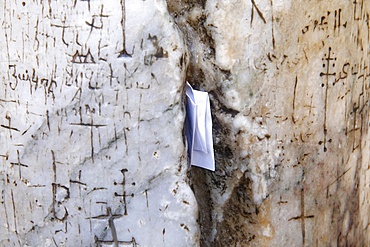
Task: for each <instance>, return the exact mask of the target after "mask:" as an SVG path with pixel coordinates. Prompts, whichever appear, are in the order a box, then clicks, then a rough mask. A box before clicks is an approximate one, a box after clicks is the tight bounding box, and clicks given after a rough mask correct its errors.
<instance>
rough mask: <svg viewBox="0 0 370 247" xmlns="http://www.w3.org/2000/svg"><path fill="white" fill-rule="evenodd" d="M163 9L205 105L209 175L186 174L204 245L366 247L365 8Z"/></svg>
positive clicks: (231, 4)
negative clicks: (178, 33) (212, 166)
mask: <svg viewBox="0 0 370 247" xmlns="http://www.w3.org/2000/svg"><path fill="white" fill-rule="evenodd" d="M170 7H171V8H170V11H171V13H172V15H173V16H174V18H175V19H176V21H177V23H178V24H179V26H180V28H181V30H182V31H183V32H184V33H185V34H186V35H187V42H188V44H190V47H192V49H190V52H191V56H190V65H189V69H188V75H187V77H188V80H189V81H190V82H192V83H193V84H194V85H196V87H197V88H199V89H201V90H205V91H209V93H210V97H211V103H212V105H213V113H214V115H213V117H214V118H213V121H214V123H215V128H214V133H215V137H214V139H215V155H216V167H217V169H216V172H215V173H209V172H204V171H201V170H199V169H194V170H192V174H191V175H192V182H193V184H194V185H193V187H194V188H195V189H194V191H195V194H196V196H197V198H198V199H199V200H198V203H199V205H200V206H199V208H200V216H201V217H200V220H201V231H202V245H203V246H351V245H353V246H362V245H366V244H367V243H368V242H369V237H368V236H369V227H368V224H369V223H370V221H369V220H370V218H369V213H368V212H369V204H370V203H369V169H368V167H369V165H370V160H369V140H370V139H369V138H370V136H369V95H370V89H369V88H370V84H369V75H370V69H369V59H368V57H369V13H370V5H369V3H368V2H366V1H361V0H359V1H279V0H269V1H263V0H260V1H257V0H245V1H240V0H224V1H213V0H208V1H206V2H204V1H199V2H197V3H195V4H193V5H191V4H184V5H183V6H182V8H180V7H178V6H171V5H170ZM194 16H195V17H194ZM199 43H201V45H200V44H199ZM205 181H206V182H205ZM204 188H207V189H204Z"/></svg>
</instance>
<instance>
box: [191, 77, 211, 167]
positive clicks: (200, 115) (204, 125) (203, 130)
mask: <svg viewBox="0 0 370 247" xmlns="http://www.w3.org/2000/svg"><path fill="white" fill-rule="evenodd" d="M186 101H187V103H186V121H185V129H186V139H187V141H188V153H189V157H190V164H191V165H193V166H199V167H202V168H205V169H208V170H211V171H214V170H215V158H214V153H213V139H212V117H211V107H210V104H209V96H208V93H207V92H201V91H198V90H194V89H193V88H192V87H191V86H190V84H189V83H187V87H186Z"/></svg>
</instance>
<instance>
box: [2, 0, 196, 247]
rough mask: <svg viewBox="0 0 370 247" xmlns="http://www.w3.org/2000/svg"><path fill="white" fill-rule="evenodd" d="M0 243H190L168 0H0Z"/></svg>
mask: <svg viewBox="0 0 370 247" xmlns="http://www.w3.org/2000/svg"><path fill="white" fill-rule="evenodd" d="M0 9H1V11H0V16H1V17H0V18H1V19H0V20H1V23H2V28H1V31H0V37H1V38H0V39H1V45H0V48H1V61H2V63H1V68H0V78H1V81H2V83H1V86H0V123H1V128H0V135H1V136H0V138H1V141H0V155H1V157H0V158H1V168H0V174H1V176H0V185H1V187H0V188H1V206H0V215H2V216H1V219H0V229H1V230H0V245H1V246H196V245H197V244H198V242H199V226H198V224H197V222H196V220H197V213H198V211H197V210H198V209H197V204H196V200H195V197H194V195H193V193H192V191H191V189H190V187H189V185H188V184H187V182H186V180H187V177H186V171H187V161H186V151H185V146H184V141H183V136H182V129H183V121H184V116H185V115H184V111H183V105H182V90H183V83H184V77H185V76H184V75H185V63H186V61H185V58H184V57H185V52H186V47H185V45H184V41H183V39H182V37H181V34H180V32H179V31H178V29H177V27H176V26H175V24H174V22H173V20H172V18H171V16H170V15H169V13H168V11H167V8H166V3H165V2H164V1H151V0H148V1H125V0H123V1H118V0H117V1H108V2H106V1H67V0H65V1H24V2H20V1H8V0H6V1H2V2H1V4H0Z"/></svg>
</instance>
